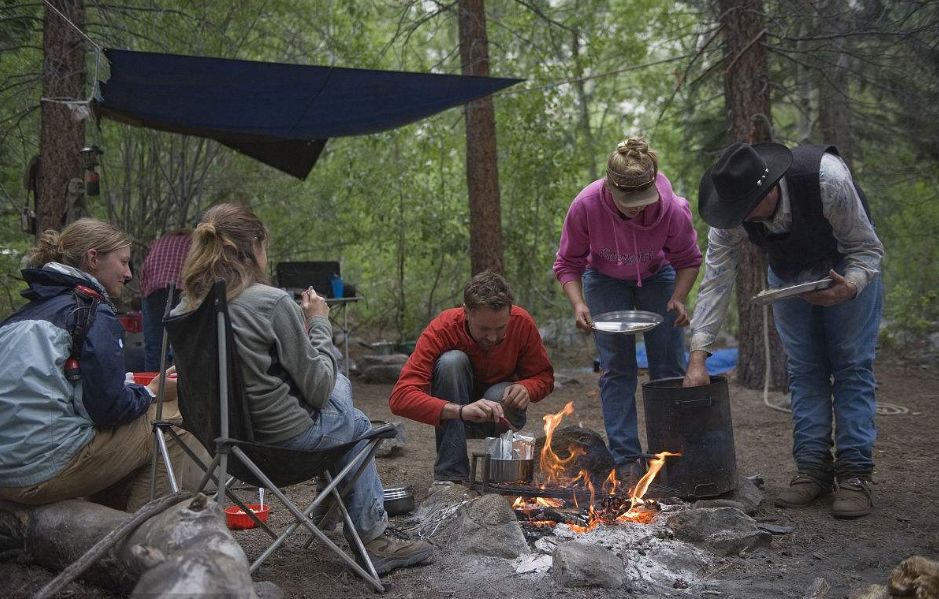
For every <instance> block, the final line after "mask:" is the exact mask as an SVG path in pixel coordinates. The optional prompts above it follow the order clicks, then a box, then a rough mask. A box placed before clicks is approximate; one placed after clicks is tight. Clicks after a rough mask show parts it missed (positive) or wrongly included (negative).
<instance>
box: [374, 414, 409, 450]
mask: <svg viewBox="0 0 939 599" xmlns="http://www.w3.org/2000/svg"><path fill="white" fill-rule="evenodd" d="M384 424H387V422H385V421H384V420H372V428H377V427H379V426H382V425H384ZM393 424H394V425H395V436H394V437H392V438H391V439H384V440H382V442H381V444H380V445H379V446H378V450H377V451H376V452H375V457H376V458H387V457H390V456H392V455H396V454H398V453H399V452H400V451H401V448H402V447H404V442H405V441H406V440H407V438H406V437H405V434H404V425H403V424H402V423H400V422H394V423H393Z"/></svg>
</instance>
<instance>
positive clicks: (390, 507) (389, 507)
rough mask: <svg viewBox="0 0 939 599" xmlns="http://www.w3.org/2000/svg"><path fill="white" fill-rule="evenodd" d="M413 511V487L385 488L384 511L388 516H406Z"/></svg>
mask: <svg viewBox="0 0 939 599" xmlns="http://www.w3.org/2000/svg"><path fill="white" fill-rule="evenodd" d="M413 510H414V487H412V486H410V485H407V486H399V487H386V488H385V511H386V512H388V515H389V516H397V515H400V514H407V513H408V512H411V511H413Z"/></svg>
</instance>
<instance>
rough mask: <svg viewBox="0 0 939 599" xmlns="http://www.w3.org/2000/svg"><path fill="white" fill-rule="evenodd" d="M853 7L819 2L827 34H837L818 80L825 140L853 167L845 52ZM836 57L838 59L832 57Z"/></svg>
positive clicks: (836, 0) (840, 0) (839, 0)
mask: <svg viewBox="0 0 939 599" xmlns="http://www.w3.org/2000/svg"><path fill="white" fill-rule="evenodd" d="M850 10H851V9H850V7H849V6H847V2H844V1H843V0H824V1H822V2H819V3H818V11H819V12H820V13H821V19H819V21H820V22H821V23H822V26H823V28H822V30H821V31H819V33H820V34H823V35H835V36H837V37H834V39H833V40H832V44H833V45H834V48H835V54H834V56H833V57H831V56H827V55H826V57H825V58H826V60H824V61H820V62H821V64H820V66H819V73H818V75H817V80H818V128H819V132H820V133H821V140H820V141H821V142H822V143H826V144H832V145H835V146H837V147H838V151H839V152H840V153H841V157H842V158H844V161H845V162H846V163H847V164H848V167H849V168H850V167H851V158H852V154H853V150H854V148H853V147H852V143H851V112H850V111H849V107H848V102H849V96H848V54H847V52H845V45H846V38H845V37H844V35H843V34H844V30H845V29H846V28H847V23H846V22H845V15H846V14H848V13H849V12H850ZM832 58H834V60H832Z"/></svg>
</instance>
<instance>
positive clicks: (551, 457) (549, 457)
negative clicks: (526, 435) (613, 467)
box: [539, 401, 585, 484]
mask: <svg viewBox="0 0 939 599" xmlns="http://www.w3.org/2000/svg"><path fill="white" fill-rule="evenodd" d="M573 413H574V402H572V401H569V402H567V405H565V406H564V409H563V410H561V411H560V412H557V413H555V414H545V415H544V417H543V420H544V435H545V439H544V447H542V448H541V460H540V462H539V464H540V466H541V471H542V472H544V475H545V483H546V484H548V483H556V484H562V483H567V482H568V481H565V480H562V478H561V477H562V475H563V473H564V471H565V469H566V468H567V465H568V464H570V463H571V462H573V461H574V460H575V459H577V457H578V456H581V455H583V454H584V453H585V452H584V449H583V448H582V447H576V446H572V447H570V448H569V450H570V455H569V456H567V458H564V459H561V458H560V457H559V456H558V454H556V453H554V449H552V447H551V439H552V438H553V437H554V429H556V428H557V427H558V425H559V424H561V421H562V420H564V417H565V416H570V415H571V414H573Z"/></svg>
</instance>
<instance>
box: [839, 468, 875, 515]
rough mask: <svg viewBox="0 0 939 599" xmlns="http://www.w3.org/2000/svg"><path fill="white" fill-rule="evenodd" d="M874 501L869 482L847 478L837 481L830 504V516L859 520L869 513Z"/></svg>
mask: <svg viewBox="0 0 939 599" xmlns="http://www.w3.org/2000/svg"><path fill="white" fill-rule="evenodd" d="M873 507H874V499H873V495H872V493H871V481H869V480H866V479H863V478H849V479H847V480H840V481H838V489H837V490H836V491H835V500H834V502H833V503H832V504H831V515H832V516H834V517H835V518H860V517H861V516H866V515H868V514H869V513H871V509H873Z"/></svg>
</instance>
